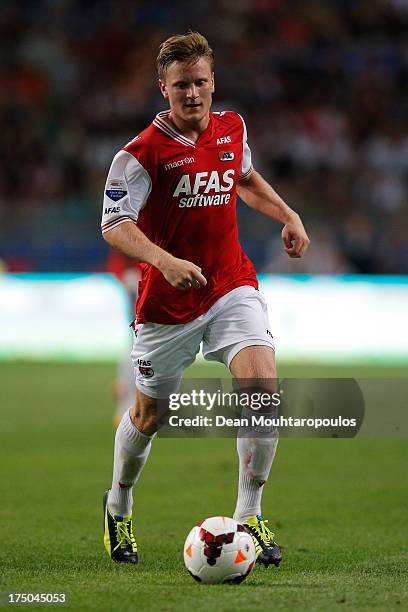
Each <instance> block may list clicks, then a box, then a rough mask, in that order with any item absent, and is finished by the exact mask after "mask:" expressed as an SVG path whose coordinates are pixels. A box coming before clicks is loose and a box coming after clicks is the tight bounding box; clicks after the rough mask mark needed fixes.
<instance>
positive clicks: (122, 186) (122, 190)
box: [105, 179, 127, 202]
mask: <svg viewBox="0 0 408 612" xmlns="http://www.w3.org/2000/svg"><path fill="white" fill-rule="evenodd" d="M105 193H106V195H107V196H108V198H110V199H111V200H113V201H114V202H117V201H118V200H121V199H122V198H124V197H125V195H126V194H127V189H126V183H125V181H122V180H120V179H111V180H110V181H108V183H107V185H106V191H105Z"/></svg>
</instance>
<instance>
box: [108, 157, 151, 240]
mask: <svg viewBox="0 0 408 612" xmlns="http://www.w3.org/2000/svg"><path fill="white" fill-rule="evenodd" d="M151 189H152V181H151V178H150V176H149V174H148V172H147V171H146V170H145V168H144V167H143V166H142V164H141V163H140V162H139V161H138V160H137V159H136V158H135V157H134V156H133V155H131V154H130V153H128V152H127V151H123V150H122V151H119V153H117V154H116V155H115V157H114V158H113V161H112V164H111V167H110V170H109V174H108V178H107V180H106V185H105V193H104V198H103V212H102V223H101V227H102V233H103V234H104V233H105V232H108V231H110V230H111V229H113V228H114V227H117V226H118V225H120V224H121V223H125V221H132V222H133V223H136V222H137V219H138V216H139V213H140V211H141V210H142V208H143V207H144V205H145V204H146V201H147V198H148V197H149V195H150V191H151Z"/></svg>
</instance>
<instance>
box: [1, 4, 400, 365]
mask: <svg viewBox="0 0 408 612" xmlns="http://www.w3.org/2000/svg"><path fill="white" fill-rule="evenodd" d="M215 17H216V18H215ZM407 25H408V3H407V2H406V1H404V0H388V1H385V0H370V1H366V0H360V1H357V2H356V1H354V0H353V1H352V0H333V1H324V2H322V1H318V0H310V1H308V2H303V1H298V0H289V1H283V0H234V1H231V0H222V1H220V2H211V1H210V2H209V1H207V0H206V1H202V0H198V1H196V2H194V3H191V2H183V1H180V2H173V3H169V2H163V1H158V2H153V3H152V2H148V1H144V0H139V1H127V0H104V1H103V2H102V1H99V0H98V1H92V0H86V1H80V0H58V1H54V0H52V1H50V0H35V1H25V2H14V1H13V2H12V1H8V0H4V1H3V2H2V10H1V15H0V36H1V41H2V42H1V44H2V56H3V63H2V68H1V72H0V75H1V77H0V78H1V83H2V87H1V96H0V100H1V102H0V108H1V117H2V135H3V145H2V149H1V162H0V163H1V170H2V171H1V176H0V194H1V195H0V260H1V262H2V269H3V270H4V271H5V272H7V271H8V273H11V274H13V273H27V272H31V273H35V274H41V273H50V272H51V273H58V274H61V273H91V274H93V273H102V272H104V271H106V269H107V265H108V264H107V260H108V255H109V254H108V246H107V245H106V243H104V241H103V240H102V238H101V235H100V230H99V224H100V215H101V195H102V192H103V186H104V182H105V178H106V173H107V169H108V167H109V164H110V162H111V159H112V156H113V154H114V153H115V152H116V151H117V150H118V149H119V148H120V147H121V146H122V145H123V144H124V143H126V142H128V141H129V140H130V139H131V138H133V137H134V135H135V134H137V133H138V131H140V130H141V129H143V128H144V127H145V126H146V125H148V124H149V122H150V121H151V119H152V116H153V114H154V113H155V112H157V111H159V110H161V109H163V108H164V101H163V99H162V97H161V94H160V93H159V90H158V88H157V78H156V72H155V64H154V62H155V57H156V53H157V48H158V45H159V43H160V42H161V41H162V40H163V39H164V38H165V37H166V36H168V35H170V34H172V33H175V32H182V31H186V30H187V29H188V28H192V29H199V30H201V31H202V32H203V33H204V34H205V35H206V36H207V37H208V38H209V40H210V42H211V44H212V46H213V48H214V50H215V55H216V96H215V105H214V108H215V109H234V110H237V111H239V112H241V113H243V115H244V116H245V118H246V121H247V125H248V133H249V142H250V145H251V148H252V151H253V156H254V164H255V167H257V168H258V169H259V170H260V171H261V172H262V173H263V174H264V175H265V176H266V178H267V179H268V180H269V181H270V182H271V183H272V184H273V185H274V187H275V188H276V189H277V191H278V192H279V193H280V194H282V196H283V197H284V198H285V199H286V200H287V201H288V203H289V204H291V205H292V206H293V207H294V208H296V209H297V210H298V211H299V212H300V214H301V216H302V218H303V219H304V221H305V225H306V227H307V229H308V231H309V234H310V235H311V238H312V245H311V247H310V250H309V252H308V254H307V256H306V257H305V258H304V259H303V260H301V261H293V260H289V259H288V258H287V257H286V255H285V254H284V253H283V251H282V248H281V240H280V228H279V226H278V224H275V223H273V222H272V221H268V220H266V219H265V218H263V217H262V216H261V215H258V214H257V213H254V212H253V211H251V210H249V209H248V208H247V207H245V206H244V205H242V204H240V205H239V221H240V229H241V231H240V239H241V242H242V244H243V247H244V249H245V250H246V251H247V253H248V254H249V256H250V257H251V258H252V260H253V262H254V264H255V266H256V269H257V271H258V273H263V274H271V273H272V274H289V275H293V274H301V273H307V274H309V275H321V274H331V275H332V274H337V275H345V274H346V275H347V274H353V275H363V278H362V277H361V276H358V277H354V280H355V281H359V282H354V283H349V282H348V283H344V282H343V283H342V284H340V285H339V287H338V290H334V291H335V295H334V293H333V292H332V293H330V295H331V296H332V300H330V299H329V298H328V294H327V292H326V289H327V284H325V283H323V284H319V283H318V282H317V281H316V279H314V283H313V284H312V285H310V287H312V288H313V291H312V293H310V291H309V290H308V298H307V299H306V303H305V302H304V301H303V297H304V295H303V293H302V290H301V289H300V288H301V287H303V286H304V283H303V284H302V283H298V284H297V285H296V286H295V285H294V284H293V283H294V279H295V277H293V276H291V277H289V285H288V287H284V283H283V280H282V278H281V280H280V284H279V287H281V288H282V287H284V291H283V293H282V291H280V292H279V293H278V294H277V298H278V299H276V300H275V301H274V294H273V291H272V289H271V292H270V293H268V295H269V296H270V305H272V308H276V307H278V308H280V309H281V310H283V311H286V312H282V313H277V314H276V316H275V314H274V313H271V316H272V319H273V321H275V319H276V321H277V326H275V332H276V334H277V336H278V340H281V342H280V345H281V346H282V350H283V356H285V350H286V353H287V355H286V356H287V357H290V356H292V357H296V355H294V353H293V351H292V348H291V349H290V350H289V353H288V351H287V347H288V345H287V342H288V335H291V337H292V344H291V347H292V345H293V347H295V344H296V343H297V344H298V345H300V344H302V337H301V336H299V335H298V334H297V336H296V337H295V336H294V333H293V330H294V329H296V330H301V329H302V323H303V329H305V322H306V323H308V322H309V323H310V325H309V327H310V328H314V329H315V334H314V338H315V339H316V333H317V332H318V330H319V322H320V336H321V337H324V338H326V340H327V342H329V340H328V336H327V329H331V330H332V332H333V333H334V331H335V329H336V327H337V328H339V329H341V330H343V328H344V333H343V331H342V336H343V337H344V334H347V336H348V338H350V336H351V335H352V334H350V326H351V327H352V329H353V330H354V331H355V332H357V335H356V333H354V338H355V342H357V344H359V343H360V344H361V342H366V340H363V335H364V338H366V337H367V333H368V334H369V335H372V331H373V330H374V329H376V333H378V330H379V329H380V333H381V332H382V333H384V334H385V329H384V323H387V322H388V324H389V325H391V324H393V330H394V331H393V332H392V334H391V336H390V337H389V338H388V345H389V350H388V357H387V355H386V353H387V350H386V351H385V352H384V353H382V350H383V348H382V346H381V343H380V345H378V346H377V348H376V349H375V343H374V342H371V345H370V342H368V345H367V346H366V348H365V350H363V351H360V353H361V356H362V357H364V359H369V360H370V354H369V353H370V346H372V348H373V349H374V354H372V355H371V357H373V358H374V360H377V361H378V358H380V359H381V354H384V357H387V358H389V357H390V355H391V357H392V354H393V353H394V357H396V358H398V360H399V361H400V360H401V355H402V354H404V355H405V357H404V358H406V357H407V351H408V348H407V345H408V342H406V340H407V338H406V337H405V338H404V334H403V330H402V329H401V325H403V320H404V314H403V305H404V300H405V305H406V304H407V289H406V285H407V283H406V280H405V278H404V276H403V275H405V274H408V214H407V211H408V208H407V182H408V121H407V115H408V90H407V88H406V82H407V77H408V47H407V40H408V39H407V36H406V35H407ZM375 275H382V276H381V277H377V278H376V276H375ZM384 275H394V277H391V278H388V281H392V283H391V285H390V284H388V285H385V284H384V283H385V281H386V280H387V276H384ZM395 275H398V277H397V276H395ZM264 278H265V279H266V282H267V284H268V285H269V284H270V282H269V281H268V278H267V277H264ZM342 278H343V277H342ZM17 279H18V282H17ZM38 279H40V280H41V281H42V282H43V283H45V281H46V279H48V280H49V281H50V284H49V285H45V284H42V285H37V286H36V287H35V285H34V284H33V283H34V281H35V280H38ZM50 279H52V280H53V281H58V283H59V285H58V287H57V285H55V283H54V285H53V284H52V282H51V280H50ZM72 279H73V277H72V276H69V277H68V281H67V284H66V286H65V290H64V289H63V287H62V286H61V283H63V281H64V277H62V276H58V277H55V276H54V277H50V276H48V277H44V276H40V277H36V276H30V277H26V276H17V277H15V276H7V277H6V276H5V275H3V279H2V280H0V291H1V298H2V299H1V303H2V304H3V306H2V307H1V308H2V309H1V313H0V314H1V316H0V320H1V321H2V324H0V325H1V332H2V333H1V334H0V335H1V338H0V354H1V356H2V357H3V358H7V356H11V357H36V356H37V357H38V356H39V357H43V358H44V357H45V358H46V357H47V356H48V357H50V358H53V357H54V356H58V355H57V354H59V355H60V356H61V355H62V356H63V357H64V356H69V355H68V354H70V355H71V357H74V356H75V350H73V349H72V346H71V345H72V342H73V340H74V339H75V338H76V339H77V341H78V345H79V346H82V347H83V352H82V355H83V357H84V358H98V355H99V358H106V357H109V354H110V355H111V356H112V357H114V358H116V357H117V353H118V352H119V351H120V350H121V347H122V348H123V345H124V342H126V332H125V331H124V322H126V321H127V320H128V319H129V318H130V313H128V312H125V311H124V309H125V310H126V304H125V306H120V305H119V304H118V303H117V300H118V299H119V297H118V296H119V294H118V291H119V289H118V286H117V285H116V286H115V287H114V285H113V284H112V289H111V292H109V290H108V288H107V285H106V283H107V279H104V278H102V277H100V280H99V281H98V280H97V279H96V278H92V280H90V279H89V277H83V280H82V284H81V282H80V281H78V282H77V283H74V282H73V281H72ZM304 280H305V279H304ZM343 280H344V278H343ZM373 280H374V281H375V280H377V281H378V280H381V284H380V285H378V283H377V285H372V290H370V289H369V288H368V285H367V284H368V283H371V281H373ZM88 281H89V282H88ZM394 281H395V282H394ZM332 282H334V280H333V281H332ZM282 283H283V285H282ZM78 284H79V285H81V288H80V289H79V290H78V291H79V293H78V294H76V293H75V291H76V287H77V285H78ZM101 284H102V285H101ZM101 286H102V289H101ZM52 287H53V288H52ZM86 287H87V288H88V290H87V291H86V290H85V288H86ZM98 287H99V289H98ZM98 291H100V292H101V293H99V294H98ZM313 292H314V293H313ZM102 294H103V295H102ZM368 294H369V295H368ZM68 295H69V296H70V298H69V297H68ZM297 295H298V296H300V297H299V300H298V302H300V301H302V303H303V308H302V310H300V309H299V308H297V304H296V301H294V300H296V296H297ZM342 296H344V299H345V300H346V301H345V302H344V304H342V305H341V306H340V309H339V303H340V302H341V299H342ZM339 299H340V302H339ZM104 300H107V302H105V303H109V301H111V302H112V300H113V302H114V303H115V304H116V305H117V307H116V315H117V316H115V315H114V314H113V313H112V315H111V317H110V321H109V325H110V329H111V331H110V332H108V331H107V329H106V328H107V326H106V321H104V320H99V322H98V323H95V324H96V325H97V326H98V325H99V327H98V333H100V332H101V330H102V328H104V330H105V331H104V338H105V339H106V343H105V346H101V342H100V341H96V343H97V350H94V351H89V350H88V351H87V350H86V337H85V336H83V335H82V330H86V326H88V342H89V343H92V342H93V340H91V336H92V333H91V327H90V321H91V319H92V308H93V307H94V308H95V311H94V317H97V316H98V314H97V310H98V309H97V306H98V305H99V306H101V305H102V304H103V301H104ZM70 305H71V306H72V308H71V309H70V307H69V306H70ZM319 305H320V310H319V308H318V306H319ZM86 306H88V307H89V312H88V315H89V316H85V321H84V320H80V316H79V313H83V312H84V309H85V310H86ZM356 307H357V309H356ZM75 308H76V310H75ZM288 310H290V312H287V311H288ZM101 311H103V307H101V308H99V312H101ZM118 312H119V314H118ZM313 312H314V315H313ZM334 313H335V314H334ZM381 313H382V317H381V316H380V315H381ZM299 316H300V318H299ZM311 316H312V318H313V320H311V319H310V317H311ZM27 317H28V318H27ZM78 317H79V318H78ZM366 317H368V318H369V321H368V319H367V318H366ZM401 317H402V319H401ZM62 319H63V320H64V326H65V332H64V334H63V335H64V336H65V339H66V341H68V344H69V346H68V347H67V346H65V345H64V346H65V348H64V346H62V347H61V350H60V351H58V350H57V351H55V350H54V352H52V351H51V350H50V351H48V353H47V349H46V346H47V337H51V338H52V337H54V340H55V342H57V344H58V342H59V341H57V336H58V327H61V325H60V322H61V320H62ZM22 320H24V321H31V325H29V330H30V331H28V330H27V326H26V325H24V326H21V325H20V322H21V321H22ZM53 321H54V323H53ZM75 321H77V323H78V325H79V326H80V328H81V330H80V331H78V330H77V333H75V329H72V325H75ZM324 321H326V323H327V326H326V327H325V326H324V325H323V322H324ZM315 323H316V326H315ZM322 325H323V327H322ZM360 325H361V326H362V328H364V330H365V331H364V334H363V332H361V334H360V335H361V338H359V337H358V336H359V335H358V331H359V326H360ZM68 328H70V332H69V333H68V331H67V329H68ZM347 330H349V331H348V332H347ZM30 333H34V335H35V336H36V339H33V340H32V341H30V340H29V335H30ZM95 333H96V332H95ZM18 337H20V345H21V343H24V344H25V347H26V348H25V349H24V348H21V347H20V348H18V346H20V345H19V344H18V341H17V338H18ZM12 338H14V339H15V342H14V344H13V341H12ZM109 338H110V339H109ZM112 338H116V345H115V341H114V340H113V339H112ZM339 341H340V342H341V339H340V340H339ZM395 341H397V344H398V345H399V347H400V348H399V349H398V350H397V349H396V346H395V345H394V348H395V350H394V351H393V348H392V347H393V343H394V342H395ZM16 342H17V345H18V346H17V347H16V345H15V343H16ZM55 342H54V343H55ZM35 344H37V348H36V349H35V346H34V345H35ZM317 344H318V341H317ZM331 344H332V345H333V341H332V342H331ZM366 344H367V342H366ZM402 344H404V345H405V351H404V350H403V349H404V347H403V346H402ZM114 345H115V346H114ZM308 346H309V347H310V342H309V343H308ZM285 347H286V349H285ZM291 351H292V352H291ZM401 351H402V353H401ZM77 353H78V351H77ZM79 353H81V350H79ZM79 353H78V354H79ZM304 353H305V351H304V352H303V353H302V355H301V356H302V358H303V357H305V354H304ZM318 353H319V351H317V353H316V350H315V352H314V358H318V357H319V354H318ZM323 353H324V351H323ZM326 353H327V351H326ZM334 353H336V347H334ZM363 353H364V355H363ZM397 353H398V354H397ZM336 354H337V356H338V357H339V358H340V359H341V358H343V357H345V356H346V355H345V354H344V352H343V353H342V352H341V351H340V353H338V352H337V353H336ZM326 357H327V354H322V355H321V358H322V359H326ZM371 360H372V359H371Z"/></svg>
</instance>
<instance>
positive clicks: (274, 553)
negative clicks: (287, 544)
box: [244, 514, 282, 567]
mask: <svg viewBox="0 0 408 612" xmlns="http://www.w3.org/2000/svg"><path fill="white" fill-rule="evenodd" d="M267 522H268V521H264V520H263V518H262V516H261V515H260V514H258V516H252V517H251V518H250V519H247V520H246V521H245V523H244V526H245V527H246V528H247V529H248V531H249V532H250V534H251V535H252V539H253V541H254V544H255V550H256V562H257V563H260V564H263V565H264V566H265V567H268V566H269V565H276V567H277V566H278V565H279V563H280V562H281V561H282V552H281V549H280V547H279V546H278V544H277V543H276V542H275V540H274V537H275V534H274V533H272V531H271V530H270V529H269V527H267V526H266V523H267Z"/></svg>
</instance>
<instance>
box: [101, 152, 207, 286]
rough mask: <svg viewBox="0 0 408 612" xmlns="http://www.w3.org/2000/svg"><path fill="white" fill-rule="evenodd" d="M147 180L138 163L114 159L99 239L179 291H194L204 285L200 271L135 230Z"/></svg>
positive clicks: (125, 156) (127, 158)
mask: <svg viewBox="0 0 408 612" xmlns="http://www.w3.org/2000/svg"><path fill="white" fill-rule="evenodd" d="M151 187H152V185H151V179H150V176H149V174H148V173H147V172H146V170H145V168H144V167H143V166H142V165H141V164H140V162H139V161H138V160H137V159H136V158H135V157H133V155H131V154H130V153H128V152H127V151H119V153H117V155H115V157H114V159H113V162H112V165H111V167H110V170H109V174H108V178H107V181H106V186H105V194H104V201H103V215H102V235H103V237H104V239H105V240H106V242H107V243H108V244H109V245H110V246H111V247H113V248H115V249H118V250H119V251H121V252H122V253H125V254H126V255H128V256H129V257H134V258H135V259H137V260H138V261H141V262H144V263H148V264H150V265H152V266H154V267H155V268H157V269H158V270H160V272H161V273H162V274H163V276H164V278H165V279H166V280H167V282H169V283H170V285H172V286H173V287H177V288H179V289H189V288H190V287H192V288H195V289H198V288H200V287H204V286H205V285H206V284H207V281H206V279H205V277H204V276H203V275H202V274H201V268H199V267H198V266H196V265H195V264H194V263H192V262H191V261H186V260H184V259H179V258H178V257H173V255H171V254H170V253H168V252H167V251H165V250H164V249H162V248H160V247H159V246H157V245H156V244H154V243H153V242H151V240H149V239H148V237H147V236H146V235H145V234H144V233H143V232H142V231H141V230H140V229H139V228H138V227H137V225H136V223H137V219H138V216H139V212H140V211H141V210H142V208H143V207H144V206H145V205H146V202H147V199H148V197H149V194H150V191H151Z"/></svg>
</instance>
